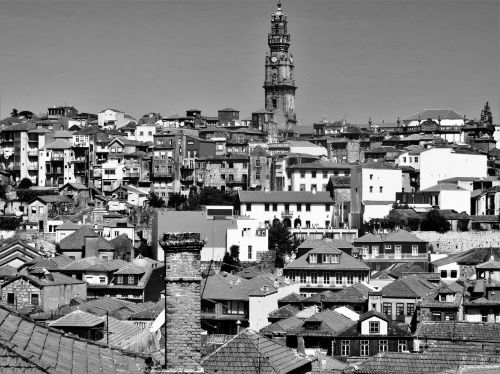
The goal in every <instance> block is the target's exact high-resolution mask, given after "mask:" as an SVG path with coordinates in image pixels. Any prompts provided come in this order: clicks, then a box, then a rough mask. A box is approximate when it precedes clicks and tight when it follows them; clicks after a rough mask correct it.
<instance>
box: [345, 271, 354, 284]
mask: <svg viewBox="0 0 500 374" xmlns="http://www.w3.org/2000/svg"><path fill="white" fill-rule="evenodd" d="M353 283H354V276H353V274H352V273H347V284H353Z"/></svg>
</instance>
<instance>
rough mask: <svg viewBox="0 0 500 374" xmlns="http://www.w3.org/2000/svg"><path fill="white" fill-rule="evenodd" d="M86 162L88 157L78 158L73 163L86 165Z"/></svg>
mask: <svg viewBox="0 0 500 374" xmlns="http://www.w3.org/2000/svg"><path fill="white" fill-rule="evenodd" d="M84 162H87V158H86V157H76V158H75V159H74V160H73V163H84Z"/></svg>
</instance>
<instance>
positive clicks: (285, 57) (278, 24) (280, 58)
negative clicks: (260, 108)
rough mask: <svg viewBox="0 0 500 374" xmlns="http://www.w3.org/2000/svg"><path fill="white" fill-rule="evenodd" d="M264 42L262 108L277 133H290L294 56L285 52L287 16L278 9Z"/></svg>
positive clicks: (288, 35)
mask: <svg viewBox="0 0 500 374" xmlns="http://www.w3.org/2000/svg"><path fill="white" fill-rule="evenodd" d="M267 42H268V45H269V52H267V53H266V76H265V81H264V92H265V108H266V110H267V111H269V112H273V113H274V115H273V120H274V122H275V123H277V125H278V128H279V129H287V130H288V129H290V128H291V127H293V126H295V125H296V123H297V120H296V116H295V90H296V89H297V87H296V86H295V76H294V70H293V69H294V65H293V64H294V62H293V56H292V54H291V53H289V52H288V48H289V47H290V34H288V31H287V16H286V14H285V13H283V10H282V9H281V1H280V2H278V9H277V10H276V11H275V12H274V13H273V14H272V15H271V32H270V33H269V34H268V37H267Z"/></svg>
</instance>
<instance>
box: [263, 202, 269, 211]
mask: <svg viewBox="0 0 500 374" xmlns="http://www.w3.org/2000/svg"><path fill="white" fill-rule="evenodd" d="M264 210H265V211H266V212H269V204H264Z"/></svg>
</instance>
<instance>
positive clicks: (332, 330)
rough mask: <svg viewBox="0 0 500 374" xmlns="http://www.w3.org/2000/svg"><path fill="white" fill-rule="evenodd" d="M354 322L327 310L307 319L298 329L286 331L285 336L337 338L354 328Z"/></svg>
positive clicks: (293, 328)
mask: <svg viewBox="0 0 500 374" xmlns="http://www.w3.org/2000/svg"><path fill="white" fill-rule="evenodd" d="M355 325H356V322H354V321H353V320H351V319H350V318H347V317H346V316H344V315H342V314H340V313H337V312H336V311H334V310H331V309H327V310H325V311H323V312H319V313H316V314H315V315H313V316H312V317H309V318H307V319H306V320H305V321H304V323H303V324H302V325H300V326H298V327H292V328H290V329H287V334H290V335H291V334H293V335H303V336H337V335H338V334H340V333H341V332H343V331H344V330H346V329H348V328H350V327H352V326H355Z"/></svg>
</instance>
